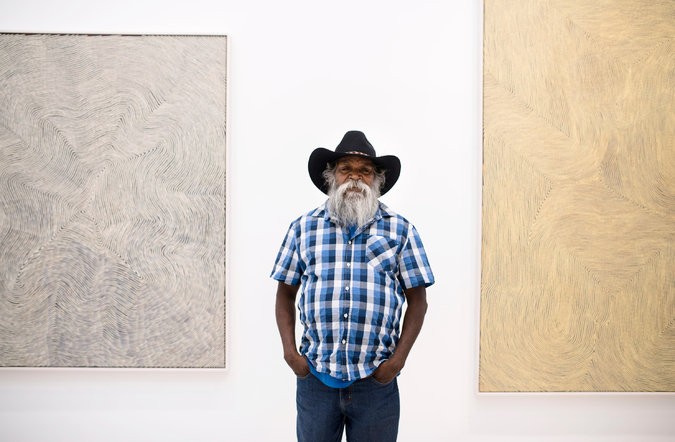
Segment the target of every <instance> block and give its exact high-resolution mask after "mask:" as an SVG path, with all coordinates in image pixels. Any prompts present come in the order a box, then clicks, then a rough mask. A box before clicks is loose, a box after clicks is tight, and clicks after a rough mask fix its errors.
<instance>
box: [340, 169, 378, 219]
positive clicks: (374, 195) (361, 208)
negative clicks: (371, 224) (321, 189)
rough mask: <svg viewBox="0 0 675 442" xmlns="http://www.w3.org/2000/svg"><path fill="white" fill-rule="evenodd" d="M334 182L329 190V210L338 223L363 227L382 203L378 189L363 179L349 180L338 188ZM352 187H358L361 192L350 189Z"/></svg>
mask: <svg viewBox="0 0 675 442" xmlns="http://www.w3.org/2000/svg"><path fill="white" fill-rule="evenodd" d="M333 183H334V182H333ZM333 183H331V184H332V185H331V186H330V188H329V190H328V212H329V213H330V215H331V218H332V219H333V220H334V221H335V222H336V223H338V224H339V225H341V226H342V227H347V226H350V225H356V226H357V227H361V226H363V225H364V224H365V223H367V222H368V221H370V219H371V218H372V217H373V216H375V213H376V212H377V209H378V207H379V205H380V203H379V201H378V200H377V199H378V198H379V196H380V193H379V192H378V191H377V190H375V189H371V188H370V187H369V186H368V185H366V184H365V183H364V182H363V181H361V180H358V181H354V180H347V181H345V183H344V184H342V185H341V186H340V187H338V188H337V189H336V188H335V185H334V184H333ZM374 184H376V183H374ZM376 185H377V184H376ZM350 188H352V189H353V188H358V189H359V192H353V191H349V190H348V189H350ZM376 189H377V188H376Z"/></svg>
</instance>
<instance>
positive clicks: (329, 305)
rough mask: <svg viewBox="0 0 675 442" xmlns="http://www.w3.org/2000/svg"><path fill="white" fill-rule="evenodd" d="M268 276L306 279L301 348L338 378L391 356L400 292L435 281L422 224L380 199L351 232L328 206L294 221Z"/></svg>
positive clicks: (355, 375) (291, 281)
mask: <svg viewBox="0 0 675 442" xmlns="http://www.w3.org/2000/svg"><path fill="white" fill-rule="evenodd" d="M271 277H272V278H274V279H276V280H277V281H281V282H283V283H286V284H288V285H297V284H300V283H302V287H301V288H300V298H299V300H298V309H299V310H300V321H301V323H302V324H303V326H304V333H303V336H302V342H301V344H300V354H302V355H304V356H305V357H306V358H307V360H308V361H309V362H310V363H311V364H312V365H313V368H314V369H315V370H316V371H317V372H318V373H323V374H328V375H329V376H331V377H332V378H335V379H338V380H340V381H353V380H356V379H361V378H365V377H367V376H369V375H370V374H371V373H372V372H373V371H375V369H376V368H377V366H378V365H380V363H382V362H383V361H385V360H387V359H388V358H389V357H390V356H391V355H392V353H393V352H394V349H395V348H396V344H397V343H398V337H399V328H400V320H401V309H402V307H403V303H404V302H405V295H404V293H403V290H405V289H409V288H412V287H418V286H430V285H431V284H433V283H434V276H433V273H432V272H431V268H430V267H429V262H428V261H427V256H426V253H425V251H424V246H423V245H422V241H421V240H420V237H419V235H418V233H417V230H415V227H414V226H413V225H412V224H410V223H409V222H408V221H407V220H406V219H405V218H403V217H402V216H400V215H397V214H396V213H394V212H392V211H391V210H389V209H388V208H387V207H386V206H385V205H384V204H382V203H380V207H379V209H378V211H377V213H376V214H375V216H374V218H373V219H372V220H371V221H370V222H368V223H367V224H366V225H365V226H363V227H361V228H359V229H358V230H356V231H355V232H354V233H353V235H351V236H350V235H349V232H348V230H347V229H343V228H341V227H340V226H339V225H337V224H335V223H334V222H333V221H332V220H331V219H330V215H329V213H328V210H327V209H326V205H325V204H324V205H323V206H321V207H319V208H317V209H315V210H313V211H312V212H309V213H308V214H306V215H304V216H301V217H300V218H298V219H297V220H295V221H293V222H292V223H291V226H290V228H289V229H288V233H287V235H286V238H285V239H284V242H283V244H282V245H281V249H280V250H279V254H278V255H277V259H276V262H275V264H274V269H273V270H272V274H271Z"/></svg>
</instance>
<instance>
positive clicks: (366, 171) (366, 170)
mask: <svg viewBox="0 0 675 442" xmlns="http://www.w3.org/2000/svg"><path fill="white" fill-rule="evenodd" d="M361 173H362V174H363V175H370V174H372V173H373V169H361Z"/></svg>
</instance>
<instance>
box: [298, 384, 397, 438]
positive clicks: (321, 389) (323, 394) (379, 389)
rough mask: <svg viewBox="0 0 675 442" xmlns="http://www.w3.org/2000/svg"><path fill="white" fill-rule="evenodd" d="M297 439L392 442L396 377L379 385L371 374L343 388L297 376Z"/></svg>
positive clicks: (395, 430) (395, 427)
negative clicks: (344, 434) (344, 435)
mask: <svg viewBox="0 0 675 442" xmlns="http://www.w3.org/2000/svg"><path fill="white" fill-rule="evenodd" d="M296 403H297V407H298V421H297V433H298V441H299V442H333V441H335V442H339V441H340V440H341V439H342V432H343V431H344V429H345V427H346V428H347V441H349V442H390V441H391V442H394V441H396V435H397V434H398V419H399V415H400V401H399V396H398V384H397V383H396V379H394V380H393V381H391V382H389V383H388V384H381V383H379V382H377V381H376V380H374V379H373V378H372V377H369V378H366V379H361V380H358V381H356V382H354V383H353V384H352V385H350V386H349V387H346V388H331V387H327V386H326V385H324V384H323V383H322V382H321V381H320V380H318V379H317V378H316V377H314V375H312V374H311V373H309V374H308V375H307V376H305V377H302V378H298V379H297V392H296Z"/></svg>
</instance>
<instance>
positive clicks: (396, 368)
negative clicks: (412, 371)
mask: <svg viewBox="0 0 675 442" xmlns="http://www.w3.org/2000/svg"><path fill="white" fill-rule="evenodd" d="M402 369H403V364H402V363H401V362H399V361H398V359H396V357H392V358H391V359H387V360H386V361H384V362H383V363H381V364H380V365H379V367H377V368H376V369H375V371H374V372H373V379H375V380H376V381H377V382H379V383H380V384H388V383H389V382H391V381H393V380H394V378H395V377H396V376H397V375H398V374H399V373H400V372H401V370H402Z"/></svg>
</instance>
